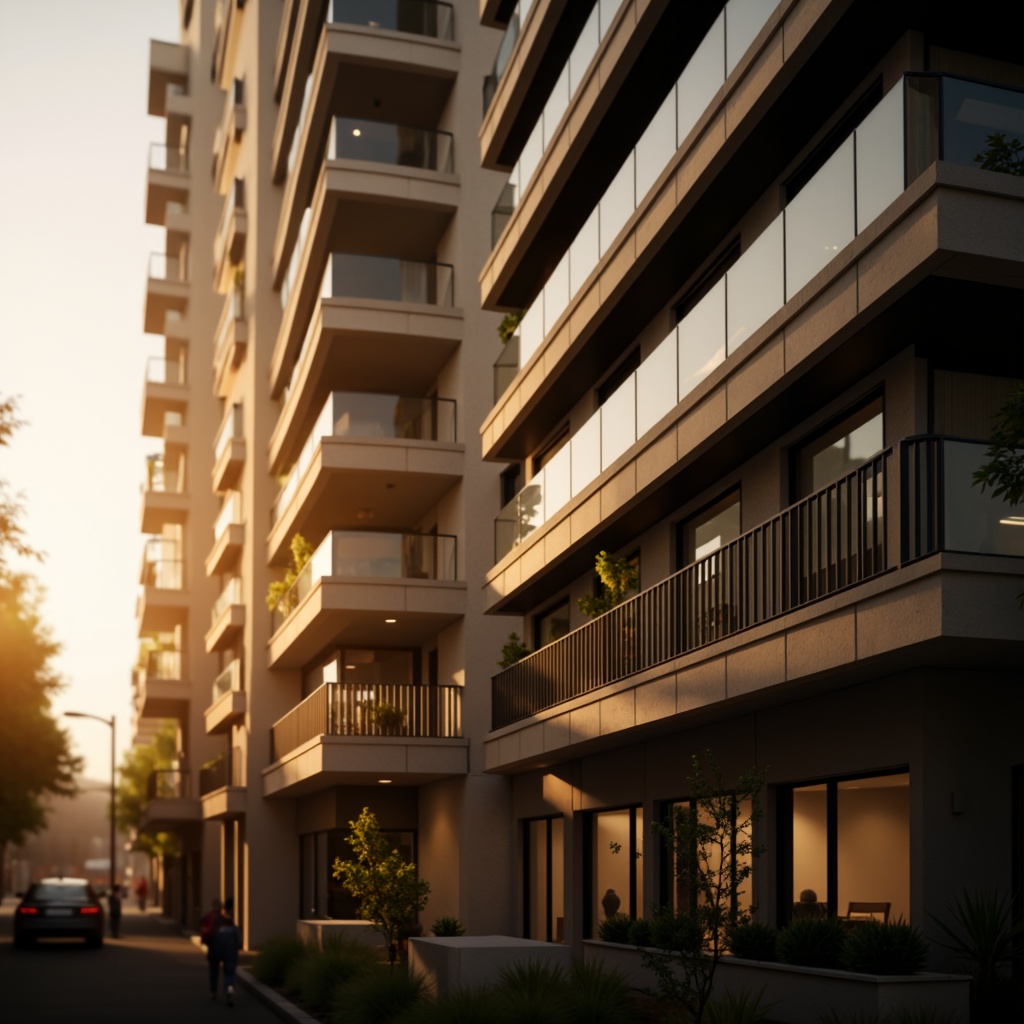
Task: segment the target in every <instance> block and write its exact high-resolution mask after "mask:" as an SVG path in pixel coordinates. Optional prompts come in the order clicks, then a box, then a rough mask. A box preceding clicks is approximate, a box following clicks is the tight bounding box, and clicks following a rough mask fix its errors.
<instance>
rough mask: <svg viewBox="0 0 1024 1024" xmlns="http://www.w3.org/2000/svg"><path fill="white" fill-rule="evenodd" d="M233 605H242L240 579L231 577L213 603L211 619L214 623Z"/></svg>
mask: <svg viewBox="0 0 1024 1024" xmlns="http://www.w3.org/2000/svg"><path fill="white" fill-rule="evenodd" d="M233 604H242V578H241V577H240V576H231V577H230V578H229V579H228V582H227V584H226V586H225V587H224V589H223V590H222V591H221V592H220V593H219V594H218V595H217V600H216V601H214V602H213V608H212V609H211V618H212V620H213V621H214V622H216V621H217V620H218V619H219V618H220V617H221V615H223V614H224V612H225V611H226V610H227V609H228V608H230V607H231V605H233Z"/></svg>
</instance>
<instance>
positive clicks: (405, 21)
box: [327, 0, 455, 40]
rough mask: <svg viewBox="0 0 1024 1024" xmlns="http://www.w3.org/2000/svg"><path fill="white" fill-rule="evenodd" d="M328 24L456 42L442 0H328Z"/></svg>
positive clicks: (449, 8)
mask: <svg viewBox="0 0 1024 1024" xmlns="http://www.w3.org/2000/svg"><path fill="white" fill-rule="evenodd" d="M327 20H328V21H331V22H335V23H337V24H343V25H362V26H365V27H367V28H374V29H386V30H387V31H389V32H411V33H412V34H414V35H418V36H429V37H431V38H433V39H449V40H450V39H454V38H455V16H454V13H453V8H452V5H451V4H450V3H444V2H442V0H331V3H330V5H329V7H328V13H327Z"/></svg>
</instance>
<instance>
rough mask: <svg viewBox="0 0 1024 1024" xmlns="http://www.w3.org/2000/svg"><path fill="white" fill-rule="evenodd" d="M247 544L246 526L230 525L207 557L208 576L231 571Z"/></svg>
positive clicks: (241, 524)
mask: <svg viewBox="0 0 1024 1024" xmlns="http://www.w3.org/2000/svg"><path fill="white" fill-rule="evenodd" d="M244 543H245V525H244V524H243V523H228V525H227V526H226V527H225V529H224V532H223V533H222V534H221V535H220V536H219V537H217V538H216V540H214V542H213V547H212V548H211V549H210V553H209V554H208V555H207V556H206V566H205V568H206V575H207V576H219V575H220V574H221V573H223V572H226V571H227V570H228V569H230V568H231V567H232V566H233V565H234V564H235V562H237V561H238V557H239V555H240V554H241V552H242V545H243V544H244Z"/></svg>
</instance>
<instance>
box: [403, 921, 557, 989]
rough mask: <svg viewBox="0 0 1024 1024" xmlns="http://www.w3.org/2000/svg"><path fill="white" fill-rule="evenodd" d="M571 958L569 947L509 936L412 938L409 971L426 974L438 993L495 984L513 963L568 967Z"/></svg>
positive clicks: (430, 987)
mask: <svg viewBox="0 0 1024 1024" xmlns="http://www.w3.org/2000/svg"><path fill="white" fill-rule="evenodd" d="M571 959H572V951H571V950H570V949H569V947H568V946H563V945H559V944H557V943H553V942H536V941H534V940H533V939H517V938H513V937H512V936H509V935H465V936H459V937H457V938H447V939H437V938H423V939H410V940H409V973H410V974H415V975H419V976H420V977H422V978H423V979H424V980H425V982H426V984H427V988H428V989H429V990H431V991H432V992H434V993H435V994H437V995H445V994H446V993H448V992H451V991H453V990H454V989H458V988H469V987H472V986H476V985H493V984H495V983H496V982H497V981H498V976H499V974H500V973H501V971H502V969H503V968H506V967H511V966H512V965H513V964H522V963H528V962H529V961H531V960H535V961H538V962H540V963H544V964H550V965H551V966H553V967H563V968H568V967H569V964H570V961H571Z"/></svg>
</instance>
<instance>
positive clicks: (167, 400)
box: [142, 356, 188, 437]
mask: <svg viewBox="0 0 1024 1024" xmlns="http://www.w3.org/2000/svg"><path fill="white" fill-rule="evenodd" d="M187 409H188V384H187V382H186V379H185V360H184V359H160V358H158V357H156V356H151V357H150V358H149V359H148V360H147V361H146V381H145V384H144V385H143V389H142V433H143V436H145V437H163V436H164V424H165V423H166V422H167V414H168V413H177V414H178V415H179V416H181V417H183V416H184V415H185V411H186V410H187Z"/></svg>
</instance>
